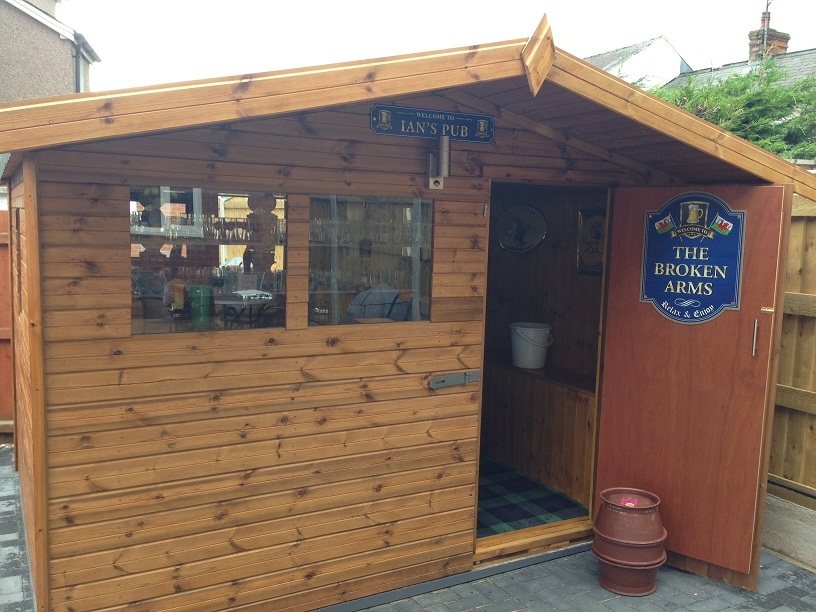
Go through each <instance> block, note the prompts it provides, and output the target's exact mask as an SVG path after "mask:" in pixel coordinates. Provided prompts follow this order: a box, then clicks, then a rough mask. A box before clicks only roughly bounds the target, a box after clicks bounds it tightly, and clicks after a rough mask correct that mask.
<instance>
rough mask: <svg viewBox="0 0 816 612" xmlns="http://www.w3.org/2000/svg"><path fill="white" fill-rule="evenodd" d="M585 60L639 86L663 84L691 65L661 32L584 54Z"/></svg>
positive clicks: (658, 85)
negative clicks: (632, 41) (613, 47)
mask: <svg viewBox="0 0 816 612" xmlns="http://www.w3.org/2000/svg"><path fill="white" fill-rule="evenodd" d="M586 61H588V62H589V63H590V64H592V65H594V66H597V67H598V68H600V69H602V70H605V71H606V72H608V73H609V74H611V75H613V76H616V77H618V78H619V79H623V80H624V81H628V82H629V83H634V84H635V85H638V86H639V87H642V88H643V89H649V88H652V87H660V86H662V85H665V84H666V83H668V82H669V81H671V80H672V79H674V78H675V77H677V75H678V73H679V74H683V73H686V72H689V71H690V70H691V67H690V66H689V65H688V64H687V63H686V60H684V59H683V58H682V57H681V56H680V54H679V53H678V52H677V50H676V49H675V48H674V47H673V46H672V45H671V43H670V42H669V41H668V40H667V39H666V37H665V36H658V37H657V38H652V39H651V40H646V41H643V42H640V43H637V44H635V45H629V46H628V47H623V48H621V49H616V50H614V51H607V52H606V53H599V54H598V55H593V56H592V57H587V58H586Z"/></svg>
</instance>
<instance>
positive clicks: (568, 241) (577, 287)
mask: <svg viewBox="0 0 816 612" xmlns="http://www.w3.org/2000/svg"><path fill="white" fill-rule="evenodd" d="M491 193H492V210H491V218H492V219H494V220H496V219H498V218H499V217H500V216H501V214H502V212H504V211H505V210H506V209H507V208H508V207H509V206H515V205H525V206H530V207H532V208H535V209H536V210H538V211H539V212H541V213H542V214H543V215H544V218H545V219H546V221H547V237H546V238H545V239H544V240H543V241H542V242H541V244H539V245H538V246H537V247H536V248H534V249H532V250H531V251H527V252H526V253H515V252H512V251H508V250H505V249H503V248H501V247H500V246H499V244H498V240H497V238H496V236H495V228H496V227H497V224H496V223H493V226H492V227H493V229H494V232H493V234H492V235H491V243H490V258H489V264H488V275H489V279H490V291H489V293H488V299H487V330H486V337H485V344H486V351H487V353H486V356H487V358H488V359H489V358H491V357H492V356H495V357H496V358H498V359H500V360H503V361H508V360H509V355H510V328H509V325H510V323H512V322H514V321H533V322H537V323H547V324H549V325H552V326H553V336H554V338H555V340H554V343H553V345H552V346H551V347H549V349H547V365H549V366H552V367H553V368H557V369H558V370H561V371H563V372H565V373H569V374H570V375H572V376H575V377H586V378H589V379H590V383H589V384H590V385H591V386H590V388H593V387H594V380H595V371H596V369H597V363H598V342H599V338H600V331H599V325H600V311H601V276H600V275H588V274H580V273H579V272H578V267H577V251H578V227H579V226H578V218H579V212H580V211H586V210H597V209H605V208H606V198H607V192H606V190H605V189H581V188H577V187H541V186H532V185H511V184H506V183H499V184H494V185H493V189H492V192H491Z"/></svg>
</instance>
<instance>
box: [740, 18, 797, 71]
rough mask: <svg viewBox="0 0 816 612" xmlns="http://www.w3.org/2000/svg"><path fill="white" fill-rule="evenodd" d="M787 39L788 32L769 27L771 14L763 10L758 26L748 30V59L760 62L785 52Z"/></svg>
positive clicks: (788, 37) (788, 36) (788, 38)
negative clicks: (755, 28) (756, 28)
mask: <svg viewBox="0 0 816 612" xmlns="http://www.w3.org/2000/svg"><path fill="white" fill-rule="evenodd" d="M789 40H790V34H785V33H784V32H777V31H776V30H774V29H772V28H771V14H770V13H769V12H768V11H763V12H762V22H761V25H760V28H759V29H758V30H754V31H752V32H748V61H749V62H761V61H762V60H764V59H765V58H766V57H769V56H771V55H780V54H782V53H785V52H787V50H788V41H789Z"/></svg>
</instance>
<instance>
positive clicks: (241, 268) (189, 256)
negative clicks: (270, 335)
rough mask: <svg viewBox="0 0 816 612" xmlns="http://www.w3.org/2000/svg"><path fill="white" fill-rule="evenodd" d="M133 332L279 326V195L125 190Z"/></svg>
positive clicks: (282, 234)
mask: <svg viewBox="0 0 816 612" xmlns="http://www.w3.org/2000/svg"><path fill="white" fill-rule="evenodd" d="M130 242H131V246H130V256H131V277H132V292H133V316H132V328H133V333H134V334H142V333H172V332H182V331H201V330H225V329H245V328H249V327H279V326H283V325H284V324H285V299H284V297H285V296H284V293H285V284H286V270H285V267H284V266H285V257H284V255H285V245H286V197H285V196H284V195H280V194H268V193H249V192H229V193H226V192H217V191H213V190H207V189H198V188H189V187H166V186H156V185H142V186H134V187H132V188H131V190H130Z"/></svg>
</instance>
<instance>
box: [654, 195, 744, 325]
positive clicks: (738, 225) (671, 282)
mask: <svg viewBox="0 0 816 612" xmlns="http://www.w3.org/2000/svg"><path fill="white" fill-rule="evenodd" d="M744 229H745V212H744V211H743V212H740V211H736V212H735V211H733V210H731V207H730V206H729V205H728V204H726V203H725V202H723V201H722V200H720V199H719V198H717V197H715V196H713V195H711V194H707V193H698V192H691V193H684V194H681V195H678V196H676V197H674V198H672V199H670V200H669V201H668V202H666V203H665V204H663V206H661V207H660V209H659V210H656V211H647V212H646V228H645V237H644V242H643V270H642V281H641V296H640V299H641V301H644V302H651V303H652V305H653V306H654V307H655V308H656V309H657V311H658V312H659V313H660V314H662V315H663V316H665V317H667V318H669V319H671V320H673V321H677V322H678V323H685V324H695V323H704V322H706V321H710V320H711V319H713V318H715V317H717V316H718V315H719V314H720V313H722V312H723V311H724V310H727V309H731V310H739V301H740V286H741V284H740V283H741V277H742V274H741V273H742V249H743V235H744Z"/></svg>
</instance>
